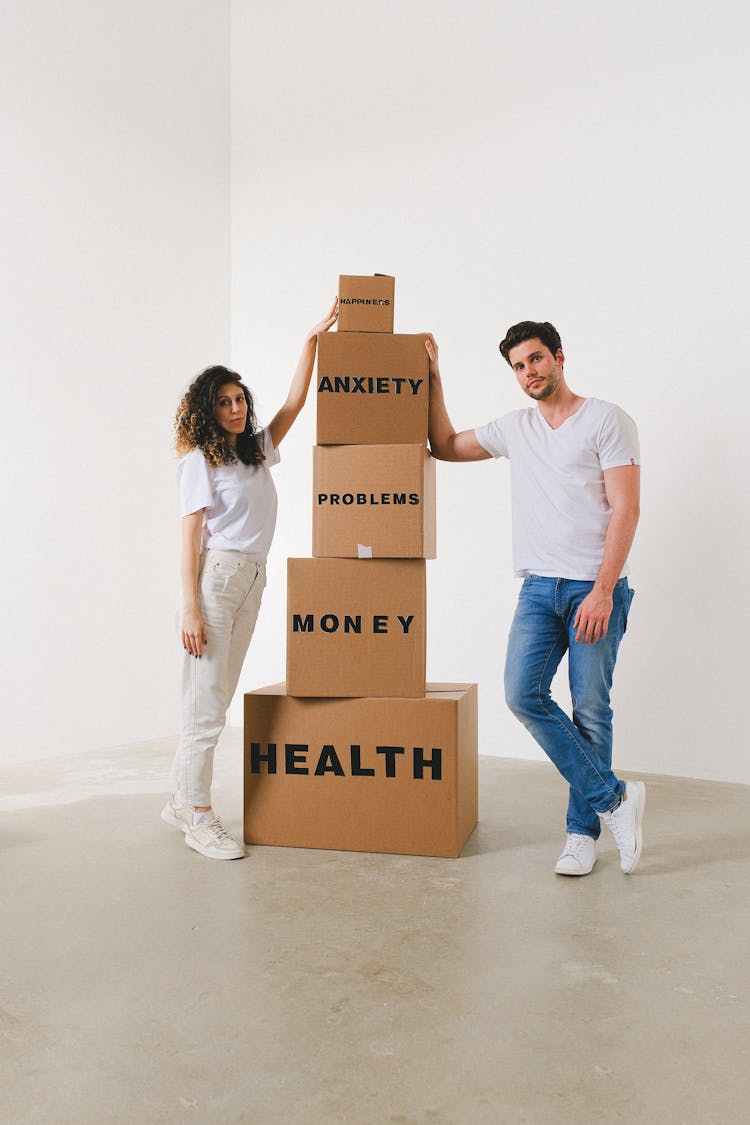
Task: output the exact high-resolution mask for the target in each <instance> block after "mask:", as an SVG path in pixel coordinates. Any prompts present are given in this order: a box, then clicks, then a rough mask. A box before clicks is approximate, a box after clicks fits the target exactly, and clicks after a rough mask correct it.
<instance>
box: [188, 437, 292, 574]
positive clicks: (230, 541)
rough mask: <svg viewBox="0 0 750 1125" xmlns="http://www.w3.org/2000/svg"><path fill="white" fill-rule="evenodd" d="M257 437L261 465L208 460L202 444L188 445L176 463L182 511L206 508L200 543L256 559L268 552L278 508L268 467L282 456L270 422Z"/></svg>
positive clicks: (275, 463)
mask: <svg viewBox="0 0 750 1125" xmlns="http://www.w3.org/2000/svg"><path fill="white" fill-rule="evenodd" d="M260 439H261V446H262V449H263V452H264V454H265V457H266V459H265V461H264V462H263V464H262V465H243V463H242V462H241V461H235V462H233V463H232V464H231V465H216V466H214V465H209V464H208V462H207V461H206V458H205V457H204V456H203V453H202V452H201V450H200V449H191V451H190V453H187V454H186V455H185V456H184V457H182V458H181V459H180V461H179V462H178V464H177V486H178V488H179V492H180V515H182V516H189V515H190V514H191V512H198V511H200V509H201V508H205V509H206V510H205V512H204V513H203V542H202V545H203V547H205V548H207V549H208V548H211V549H213V550H219V551H243V552H244V553H245V554H248V555H252V556H253V558H255V559H257V560H258V561H264V560H265V559H266V557H267V556H268V551H269V549H270V547H271V541H272V540H273V533H274V529H275V527H276V511H277V507H278V500H277V497H276V486H275V485H274V483H273V479H272V477H271V473H270V468H271V466H273V465H278V463H279V460H280V457H279V451H278V449H276V447H275V446H274V444H273V442H272V440H271V431H270V430H269V429H268V427H266V428H265V429H264V430H262V431H261V434H260Z"/></svg>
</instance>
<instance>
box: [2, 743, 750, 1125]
mask: <svg viewBox="0 0 750 1125" xmlns="http://www.w3.org/2000/svg"><path fill="white" fill-rule="evenodd" d="M171 751H172V747H171V746H170V745H168V744H166V743H161V744H153V745H149V746H145V747H136V748H132V747H131V748H126V749H124V750H119V751H112V752H110V753H108V754H99V755H81V756H79V757H78V758H75V759H69V760H67V761H64V762H56V763H51V764H49V765H48V766H44V767H42V766H40V765H39V764H36V765H35V766H34V768H33V770H32V769H26V770H21V769H10V768H6V769H5V770H4V773H3V777H2V779H1V780H2V782H3V785H2V790H0V791H1V792H2V793H4V794H5V796H3V797H2V798H0V810H2V812H3V814H4V815H3V818H2V824H1V827H0V869H1V870H0V888H1V890H0V893H1V894H2V898H3V910H2V974H3V977H2V997H1V998H0V1066H1V1067H2V1069H3V1076H2V1082H1V1084H0V1120H2V1122H4V1123H10V1122H13V1123H21V1122H23V1123H26V1122H39V1123H43V1125H48V1123H52V1125H58V1123H68V1122H69V1123H71V1125H87V1123H89V1122H91V1123H97V1125H105V1123H110V1122H113V1123H114V1122H123V1123H127V1125H130V1123H138V1125H142V1123H143V1125H151V1123H156V1122H167V1123H173V1122H174V1123H183V1122H184V1123H186V1125H189V1123H192V1122H198V1121H206V1120H211V1121H217V1122H222V1123H225V1125H231V1123H239V1122H242V1123H245V1122H247V1123H249V1125H443V1123H445V1125H464V1123H465V1125H485V1123H486V1125H503V1123H507V1125H527V1123H528V1125H567V1123H571V1125H573V1123H575V1125H589V1123H594V1122H599V1121H605V1122H627V1123H634V1122H635V1123H641V1122H643V1123H651V1122H653V1123H659V1125H673V1123H674V1125H683V1123H685V1125H726V1123H729V1122H732V1123H735V1122H744V1121H748V1120H750V1110H748V1095H749V1094H750V1084H749V1082H748V1077H747V1076H748V1073H750V1060H748V1051H749V1049H750V1018H749V1017H750V997H749V996H748V971H749V968H750V962H749V956H748V955H749V954H750V941H748V937H749V935H750V901H749V897H748V870H749V866H748V859H749V858H750V831H749V830H748V828H749V825H750V815H749V814H750V789H748V788H747V787H743V786H739V785H738V786H732V785H719V784H709V783H704V782H694V781H682V780H677V779H669V778H660V777H652V778H650V779H647V781H648V802H649V803H648V808H647V813H646V848H645V851H644V858H643V859H642V861H641V865H640V867H639V869H638V871H637V873H636V874H635V875H633V876H630V877H628V876H624V875H622V874H621V873H620V871H619V868H618V863H617V855H616V852H615V850H614V846H613V844H612V843H611V842H610V841H609V840H607V841H606V842H605V845H604V847H603V848H602V849H601V853H600V854H601V858H600V860H599V864H598V865H597V867H596V869H595V871H594V873H593V874H592V875H590V876H589V877H587V878H585V879H580V880H575V879H562V878H559V877H555V876H554V875H553V873H552V867H553V865H554V860H555V858H556V856H557V854H558V851H559V848H560V845H561V843H562V838H563V834H562V831H561V829H560V824H561V817H562V811H563V809H564V804H565V794H564V789H563V785H562V783H561V782H560V780H559V779H558V777H557V775H556V774H555V772H554V770H553V769H552V768H551V767H549V766H547V765H543V764H537V763H528V762H517V761H509V760H504V759H496V758H484V759H482V764H481V775H480V778H481V782H480V783H481V821H480V825H479V827H478V828H477V830H476V831H475V832H474V834H473V836H472V837H471V839H470V841H469V844H468V846H467V848H466V850H465V853H464V856H463V857H462V858H461V859H460V860H446V859H425V858H409V857H401V856H382V855H359V854H351V853H338V852H313V851H302V850H291V849H283V848H280V849H274V848H255V849H249V854H248V857H247V858H246V859H245V860H242V861H239V862H235V863H216V862H211V861H210V860H205V859H203V858H202V857H201V856H198V855H196V854H195V853H194V852H192V851H190V850H189V849H188V848H187V847H185V845H184V843H183V840H182V837H181V835H180V834H179V833H178V832H177V831H175V830H174V829H170V828H169V827H168V826H166V825H165V824H163V823H162V822H161V820H160V819H159V812H160V810H161V807H162V803H163V794H164V790H165V784H164V776H165V774H166V772H167V767H168V763H169V760H170V757H171ZM217 775H218V776H217V785H216V788H215V804H216V807H217V808H218V809H219V811H220V812H222V814H223V815H224V818H225V820H226V821H227V823H228V824H229V826H230V827H231V828H233V829H234V830H236V833H237V835H238V836H239V834H240V824H241V763H240V753H239V737H238V733H237V732H230V733H228V735H227V737H226V739H225V742H224V745H223V747H222V750H221V752H220V755H219V758H218V761H217ZM2 1103H4V1105H3V1104H2Z"/></svg>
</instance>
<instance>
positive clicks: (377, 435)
mask: <svg viewBox="0 0 750 1125" xmlns="http://www.w3.org/2000/svg"><path fill="white" fill-rule="evenodd" d="M424 342H425V336H424V335H423V334H421V335H418V336H406V335H400V334H399V335H393V334H388V333H384V332H383V333H377V332H341V333H339V332H334V333H331V332H324V333H321V334H320V335H319V336H318V373H317V442H318V445H397V444H398V445H402V444H412V445H424V444H425V443H426V441H427V406H428V391H429V360H428V357H427V352H426V350H425V346H424Z"/></svg>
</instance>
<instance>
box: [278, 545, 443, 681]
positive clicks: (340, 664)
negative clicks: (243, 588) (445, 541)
mask: <svg viewBox="0 0 750 1125" xmlns="http://www.w3.org/2000/svg"><path fill="white" fill-rule="evenodd" d="M425 565H426V564H425V563H424V561H423V560H421V559H287V644H286V682H287V689H288V691H289V694H290V695H326V696H354V695H372V696H381V695H398V696H418V695H419V696H421V695H424V685H425V659H426V616H427V614H426V600H427V598H426V588H425V587H426V574H425Z"/></svg>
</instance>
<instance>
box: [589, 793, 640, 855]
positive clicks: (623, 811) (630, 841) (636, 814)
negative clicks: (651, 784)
mask: <svg viewBox="0 0 750 1125" xmlns="http://www.w3.org/2000/svg"><path fill="white" fill-rule="evenodd" d="M645 808H646V786H645V785H644V784H643V782H642V781H626V782H625V793H624V794H623V798H622V801H621V802H620V804H619V805H618V806H617V808H616V809H614V810H613V811H612V812H606V813H599V816H600V817H601V819H602V820H603V821H604V823H605V824H606V825H607V828H609V830H610V832H611V833H612V835H613V836H614V838H615V843H616V844H617V847H618V848H619V849H620V868H621V869H622V870H623V871H624V872H625V874H626V875H629V874H630V873H631V872H632V871H635V869H636V867H637V866H638V860H639V859H640V858H641V849H642V848H643V812H644V809H645Z"/></svg>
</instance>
